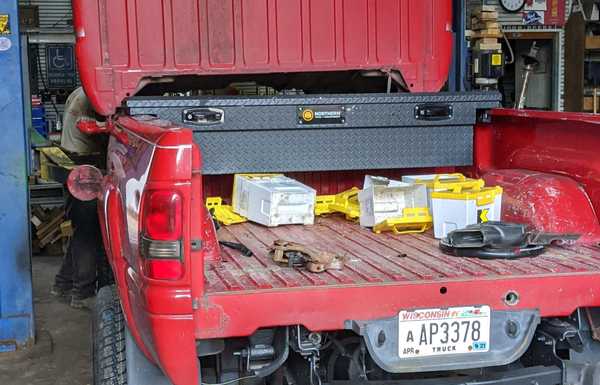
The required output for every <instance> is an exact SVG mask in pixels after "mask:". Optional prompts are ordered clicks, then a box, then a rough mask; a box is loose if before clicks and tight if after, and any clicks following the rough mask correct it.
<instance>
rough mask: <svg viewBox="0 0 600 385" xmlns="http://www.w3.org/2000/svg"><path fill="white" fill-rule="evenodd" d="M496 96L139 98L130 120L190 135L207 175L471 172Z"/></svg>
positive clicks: (131, 104)
mask: <svg viewBox="0 0 600 385" xmlns="http://www.w3.org/2000/svg"><path fill="white" fill-rule="evenodd" d="M498 105H499V94H497V93H495V92H470V93H460V94H451V93H436V94H356V95H297V96H275V97H273V96H271V97H230V96H227V97H135V98H131V99H129V100H127V101H126V107H127V112H128V113H129V114H130V115H153V116H157V117H159V118H161V119H164V120H168V121H171V122H173V123H175V124H177V125H181V126H183V127H188V128H191V129H192V130H193V131H194V137H195V140H196V142H197V143H198V145H199V146H200V148H201V151H202V157H203V163H204V165H203V173H204V174H206V175H211V174H212V175H214V174H232V173H249V172H275V171H277V172H293V171H328V170H367V169H370V170H375V169H389V168H417V167H443V166H465V165H470V164H472V162H473V125H474V124H475V122H476V117H477V111H478V110H485V109H490V108H494V107H497V106H498Z"/></svg>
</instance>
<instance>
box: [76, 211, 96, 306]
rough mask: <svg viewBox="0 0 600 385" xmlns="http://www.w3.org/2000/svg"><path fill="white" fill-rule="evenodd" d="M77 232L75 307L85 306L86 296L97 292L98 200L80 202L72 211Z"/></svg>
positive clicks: (88, 296) (91, 295)
mask: <svg viewBox="0 0 600 385" xmlns="http://www.w3.org/2000/svg"><path fill="white" fill-rule="evenodd" d="M72 216H73V222H74V227H75V233H74V234H73V239H72V244H73V247H72V253H73V265H74V270H75V273H74V278H73V300H72V301H71V305H72V306H74V307H84V306H85V304H83V303H82V301H83V300H85V299H86V298H90V297H93V296H94V295H95V294H96V277H97V275H96V274H97V254H98V246H97V245H98V238H99V237H100V234H99V231H100V228H99V225H98V214H97V211H96V201H93V202H79V203H77V204H75V205H74V210H73V212H72Z"/></svg>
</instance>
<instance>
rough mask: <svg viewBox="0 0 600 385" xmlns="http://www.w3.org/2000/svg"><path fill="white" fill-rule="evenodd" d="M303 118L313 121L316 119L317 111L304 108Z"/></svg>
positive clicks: (306, 120)
mask: <svg viewBox="0 0 600 385" xmlns="http://www.w3.org/2000/svg"><path fill="white" fill-rule="evenodd" d="M302 119H303V120H304V121H305V122H312V121H313V120H314V119H315V112H314V111H313V110H310V109H307V110H304V112H302Z"/></svg>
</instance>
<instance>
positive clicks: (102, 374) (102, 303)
mask: <svg viewBox="0 0 600 385" xmlns="http://www.w3.org/2000/svg"><path fill="white" fill-rule="evenodd" d="M92 376H93V384H94V385H127V362H126V354H125V320H124V318H123V311H122V310H121V304H120V302H119V297H118V296H117V291H116V287H115V285H112V286H105V287H103V288H101V289H100V291H99V292H98V296H97V298H96V305H95V307H94V310H93V312H92Z"/></svg>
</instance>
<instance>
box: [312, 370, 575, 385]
mask: <svg viewBox="0 0 600 385" xmlns="http://www.w3.org/2000/svg"><path fill="white" fill-rule="evenodd" d="M562 383H563V374H562V370H561V369H560V368H559V367H557V366H549V367H545V366H535V367H531V368H523V369H514V370H511V371H508V372H506V371H503V372H496V373H494V372H489V373H485V374H482V375H478V376H464V377H450V378H434V379H431V378H429V379H414V380H403V381H369V385H399V384H402V385H532V384H537V385H556V384H562ZM323 385H356V382H353V381H334V382H331V383H324V384H323Z"/></svg>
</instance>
